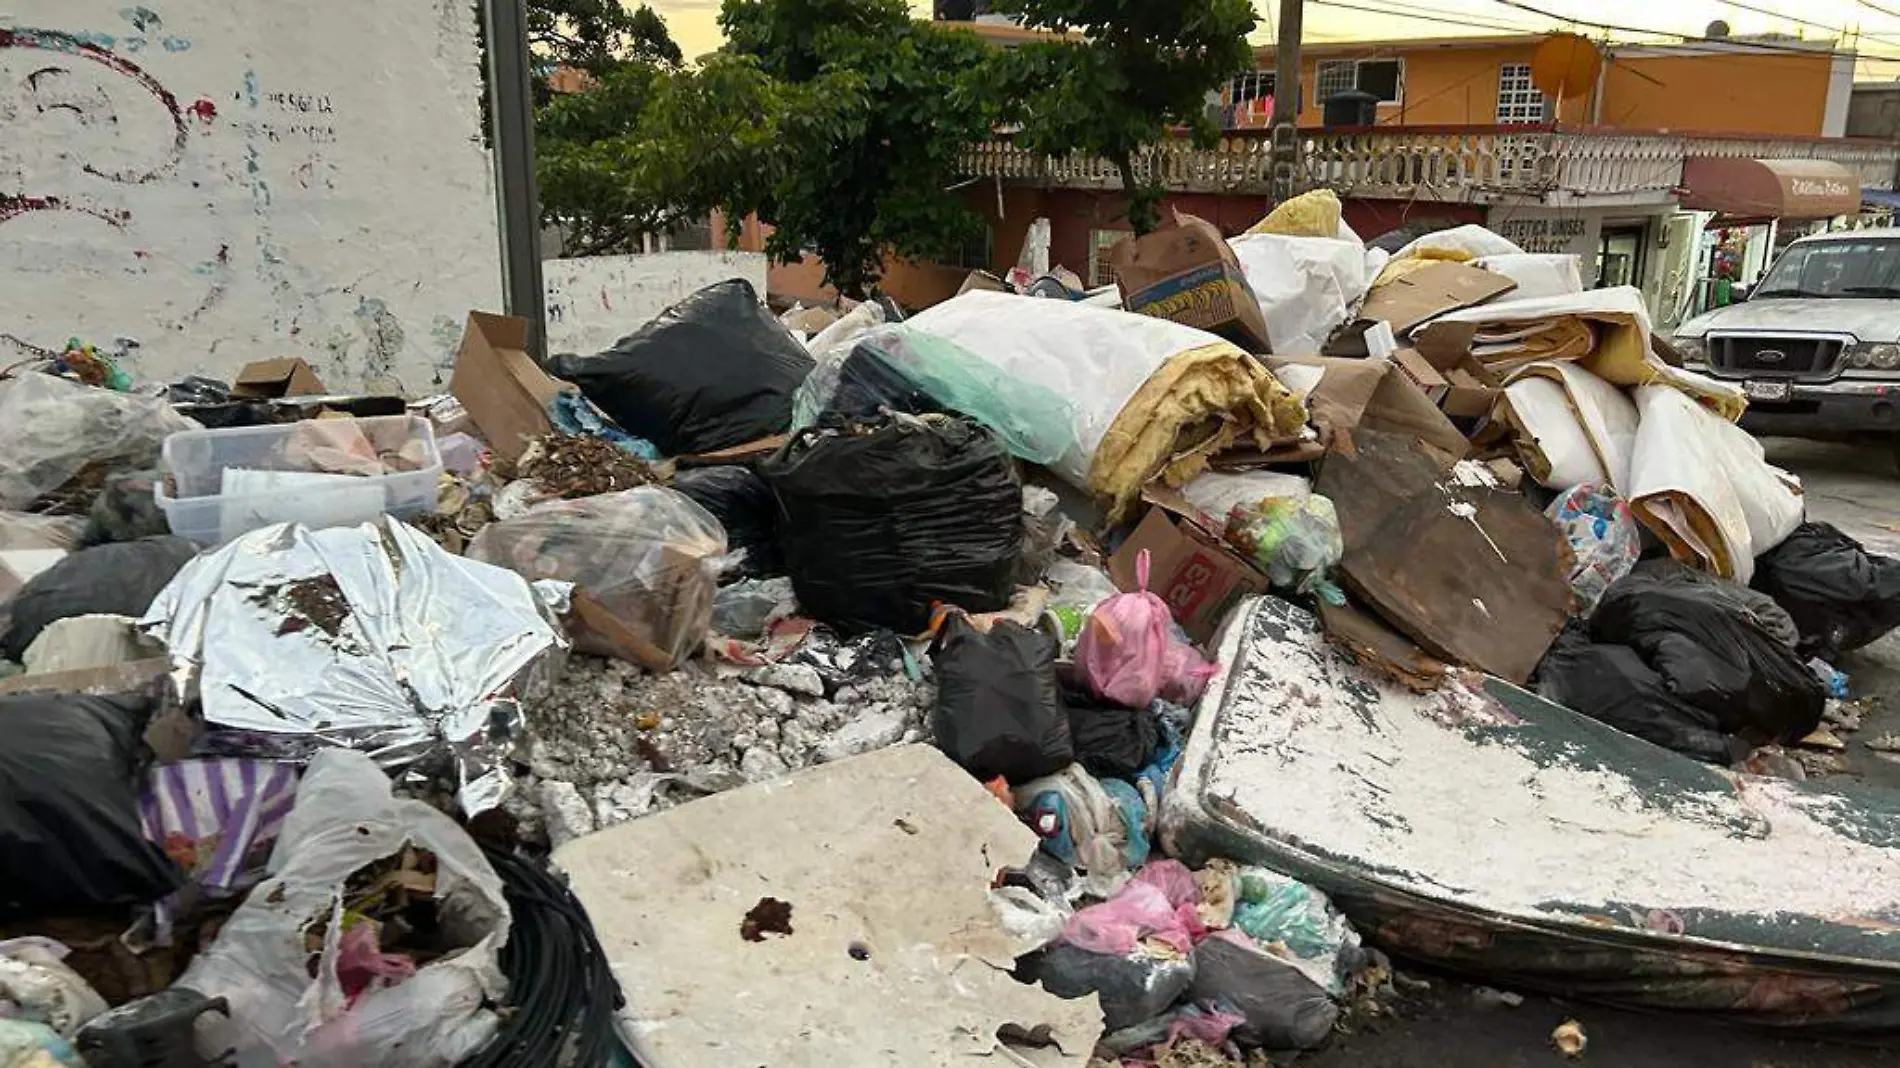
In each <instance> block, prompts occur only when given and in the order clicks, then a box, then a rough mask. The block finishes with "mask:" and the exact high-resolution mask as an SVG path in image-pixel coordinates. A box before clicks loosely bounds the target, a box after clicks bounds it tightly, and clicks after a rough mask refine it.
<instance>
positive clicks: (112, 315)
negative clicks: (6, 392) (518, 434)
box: [0, 0, 501, 392]
mask: <svg viewBox="0 0 1900 1068" xmlns="http://www.w3.org/2000/svg"><path fill="white" fill-rule="evenodd" d="M145 2H146V3H147V4H149V5H150V6H149V7H141V6H131V7H128V6H126V0H0V365H4V364H6V363H12V362H15V361H17V360H19V359H23V358H25V357H27V356H29V355H32V354H35V353H37V352H41V351H44V350H48V349H58V348H60V347H61V346H63V344H64V343H65V341H66V339H67V338H68V337H73V336H77V337H80V338H83V339H85V340H87V341H89V342H91V343H93V344H95V345H98V346H100V347H101V348H104V349H117V350H119V351H120V352H121V353H122V354H123V356H122V365H123V366H125V367H126V368H127V369H128V370H129V371H131V372H132V374H133V375H134V376H135V377H136V378H139V379H141V380H147V381H150V380H169V379H175V378H178V377H181V376H183V375H186V374H191V373H205V374H211V375H213V376H220V377H228V376H229V375H230V374H231V373H232V372H233V371H234V370H235V369H236V368H237V367H238V366H239V365H241V364H243V363H244V362H246V361H248V360H253V359H259V358H264V357H272V356H287V355H299V356H303V357H304V358H305V359H307V360H309V361H310V363H311V364H312V365H313V366H314V367H315V368H316V370H317V372H318V374H319V375H321V376H322V378H323V380H324V382H325V383H326V384H328V385H330V386H332V387H336V388H349V387H355V386H360V385H363V384H364V383H365V382H367V381H370V380H379V381H382V382H387V380H388V378H389V377H390V376H394V377H395V378H396V379H397V380H399V381H400V382H401V384H402V385H403V386H404V387H406V388H408V389H410V390H413V391H418V392H420V391H423V390H426V389H428V388H431V387H432V386H434V385H436V384H439V383H441V382H443V381H445V380H446V370H447V368H448V367H449V365H450V363H451V362H452V360H453V358H454V353H455V348H456V345H457V342H458V341H459V339H460V337H461V331H462V322H463V319H464V318H465V316H466V314H467V312H468V311H469V309H471V308H484V309H495V310H499V307H500V303H501V276H500V260H499V244H500V242H499V238H498V234H497V222H496V210H495V200H494V194H493V172H492V170H491V167H490V163H489V157H488V153H487V151H486V150H485V149H484V148H483V145H482V138H481V128H480V121H481V120H480V110H479V109H480V96H481V92H482V81H481V76H480V70H479V66H478V63H479V59H478V53H477V48H476V36H475V34H476V27H475V15H474V10H475V8H474V5H473V4H472V3H470V2H468V0H401V2H395V3H392V2H388V0H251V2H247V3H231V2H229V0H145Z"/></svg>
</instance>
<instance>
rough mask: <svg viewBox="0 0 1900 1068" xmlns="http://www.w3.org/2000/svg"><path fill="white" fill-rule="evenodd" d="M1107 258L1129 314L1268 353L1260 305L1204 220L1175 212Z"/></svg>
mask: <svg viewBox="0 0 1900 1068" xmlns="http://www.w3.org/2000/svg"><path fill="white" fill-rule="evenodd" d="M1108 256H1109V262H1110V263H1111V264H1113V265H1114V268H1115V275H1116V278H1117V279H1118V280H1119V282H1120V285H1121V291H1122V306H1123V307H1124V308H1126V309H1128V310H1129V311H1131V312H1136V313H1138V314H1141V315H1149V316H1153V317H1154V318H1156V319H1167V320H1170V321H1172V322H1177V323H1180V324H1182V325H1184V326H1192V327H1197V328H1199V329H1202V330H1206V331H1208V332H1210V333H1214V334H1219V335H1220V336H1221V337H1224V338H1226V339H1227V340H1229V341H1231V342H1233V343H1234V344H1236V345H1239V346H1240V347H1241V348H1243V349H1246V350H1247V351H1248V352H1252V353H1262V352H1266V351H1268V350H1269V348H1270V346H1269V345H1268V343H1267V317H1266V316H1265V315H1264V314H1262V313H1261V311H1260V301H1259V300H1257V299H1256V298H1255V297H1254V294H1253V289H1252V287H1250V286H1248V285H1247V275H1246V272H1245V271H1243V270H1241V267H1240V260H1239V259H1238V258H1236V257H1235V255H1234V250H1233V249H1231V248H1229V247H1228V246H1227V241H1226V239H1225V238H1223V237H1221V235H1220V231H1219V230H1217V229H1215V228H1214V225H1213V224H1212V223H1210V222H1208V221H1207V220H1205V219H1199V218H1196V217H1194V216H1192V215H1187V214H1183V213H1181V212H1175V213H1174V214H1173V215H1172V216H1170V217H1169V218H1168V219H1167V220H1166V221H1164V222H1163V223H1162V224H1161V226H1160V228H1159V229H1156V230H1155V231H1154V232H1153V233H1150V234H1148V235H1147V236H1145V237H1127V238H1123V239H1122V241H1121V242H1120V243H1118V244H1117V245H1116V246H1115V247H1114V248H1112V249H1110V250H1109V254H1108Z"/></svg>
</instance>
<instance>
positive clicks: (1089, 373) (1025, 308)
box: [909, 291, 1306, 520]
mask: <svg viewBox="0 0 1900 1068" xmlns="http://www.w3.org/2000/svg"><path fill="white" fill-rule="evenodd" d="M909 326H910V327H911V328H912V329H914V330H920V331H924V332H927V333H930V334H934V335H936V336H938V337H941V338H944V339H945V340H948V341H952V342H955V343H956V344H957V345H960V346H962V348H963V349H964V350H966V351H967V352H969V353H971V354H972V355H974V356H975V357H977V358H978V359H979V360H981V361H982V362H984V363H986V364H988V365H990V366H991V367H993V368H995V369H996V370H997V371H999V372H1001V374H1002V375H1003V377H1004V378H1006V379H1008V380H1012V381H1016V382H1020V383H1022V384H1023V385H1024V386H1026V387H1029V388H1026V389H1024V390H1023V391H1022V395H1023V396H1025V397H1032V396H1033V397H1047V396H1049V395H1051V394H1053V395H1055V396H1058V397H1064V398H1067V399H1068V402H1069V406H1068V412H1067V416H1068V425H1067V426H1066V427H1064V428H1061V430H1060V431H1059V435H1058V436H1059V437H1061V439H1062V441H1061V445H1062V449H1061V455H1060V456H1059V457H1058V458H1057V459H1056V460H1055V461H1054V462H1053V463H1051V464H1050V465H1049V466H1050V468H1051V470H1053V471H1055V472H1056V474H1058V475H1060V476H1061V477H1062V478H1063V479H1064V480H1065V481H1067V482H1069V483H1071V484H1072V485H1075V486H1078V487H1080V488H1082V489H1085V490H1088V491H1090V492H1092V493H1094V494H1096V495H1097V496H1098V497H1100V498H1101V499H1102V500H1103V501H1104V502H1105V503H1106V505H1107V506H1108V511H1109V512H1110V516H1109V518H1110V519H1111V520H1113V519H1115V518H1118V517H1120V516H1121V515H1123V514H1125V513H1126V512H1127V511H1128V510H1129V508H1130V507H1132V506H1133V504H1134V503H1135V500H1136V498H1137V497H1138V496H1139V494H1140V492H1141V487H1142V486H1143V485H1145V484H1146V483H1148V482H1149V481H1150V480H1152V479H1154V478H1156V477H1160V478H1162V479H1163V480H1164V481H1165V482H1167V484H1169V485H1172V486H1179V485H1182V484H1184V483H1185V482H1187V481H1188V480H1189V479H1191V478H1193V477H1194V476H1195V475H1197V474H1199V473H1201V472H1202V471H1204V470H1206V468H1207V461H1208V458H1209V457H1210V456H1213V455H1214V454H1216V453H1218V452H1221V451H1223V450H1225V449H1227V448H1230V447H1232V446H1235V445H1238V444H1250V445H1255V446H1258V447H1261V448H1265V447H1268V446H1270V445H1271V444H1273V443H1275V442H1281V441H1288V440H1291V439H1293V438H1296V437H1298V436H1299V434H1300V433H1301V431H1302V430H1303V429H1304V427H1305V425H1306V410H1305V408H1304V406H1303V405H1302V404H1301V403H1300V400H1299V398H1298V397H1296V396H1295V395H1294V394H1293V393H1292V391H1290V390H1288V389H1287V388H1286V387H1285V386H1283V385H1281V384H1280V382H1279V381H1278V380H1276V379H1275V378H1274V377H1273V375H1271V374H1270V373H1268V371H1267V370H1266V368H1265V367H1263V366H1261V365H1260V363H1259V362H1258V361H1256V360H1254V358H1253V357H1251V356H1249V355H1247V354H1246V353H1245V352H1242V351H1241V350H1240V349H1239V348H1238V347H1236V346H1235V345H1233V344H1232V343H1231V342H1228V341H1224V340H1222V339H1220V338H1218V337H1216V336H1214V335H1213V334H1209V333H1206V332H1203V331H1200V330H1196V329H1194V328H1192V327H1187V326H1182V325H1180V324H1179V323H1173V322H1169V321H1167V320H1165V319H1154V318H1150V317H1148V316H1145V315H1133V314H1130V313H1127V312H1121V311H1113V310H1110V309H1107V308H1095V307H1090V306H1088V305H1083V304H1072V303H1069V302H1067V301H1055V300H1041V299H1037V298H1033V297H1019V296H1015V295H1012V294H1006V293H989V292H980V291H978V292H970V293H965V294H963V295H962V296H960V297H957V298H955V299H954V300H950V301H946V302H944V303H942V304H939V305H937V306H936V307H934V308H931V309H929V310H928V311H925V312H922V313H920V314H919V315H917V316H916V317H915V318H913V319H911V320H909ZM996 399H997V401H998V402H999V404H1001V405H1003V406H1005V407H1006V406H1007V405H1008V404H1009V403H1010V400H1011V398H1010V397H1008V396H1002V397H998V398H996Z"/></svg>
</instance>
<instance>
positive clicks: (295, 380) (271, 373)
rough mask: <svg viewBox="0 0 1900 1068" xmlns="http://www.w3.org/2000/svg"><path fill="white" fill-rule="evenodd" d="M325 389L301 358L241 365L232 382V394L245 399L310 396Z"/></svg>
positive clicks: (294, 357)
mask: <svg viewBox="0 0 1900 1068" xmlns="http://www.w3.org/2000/svg"><path fill="white" fill-rule="evenodd" d="M323 392H325V390H324V388H323V382H322V380H321V379H319V378H317V373H316V372H315V371H312V370H311V369H310V365H309V364H307V363H305V362H303V360H302V358H300V357H297V356H291V357H288V358H286V359H282V360H258V361H256V362H255V363H247V364H245V365H244V366H243V367H242V368H239V370H238V373H237V380H236V381H235V382H232V383H231V396H233V397H242V398H245V399H246V400H275V399H277V398H278V397H309V396H315V395H318V394H321V393H323Z"/></svg>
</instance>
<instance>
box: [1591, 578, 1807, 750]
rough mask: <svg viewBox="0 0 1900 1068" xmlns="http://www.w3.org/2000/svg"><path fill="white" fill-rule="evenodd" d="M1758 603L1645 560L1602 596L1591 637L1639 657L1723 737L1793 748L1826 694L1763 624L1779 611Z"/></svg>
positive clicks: (1726, 586) (1752, 596)
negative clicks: (1711, 720)
mask: <svg viewBox="0 0 1900 1068" xmlns="http://www.w3.org/2000/svg"><path fill="white" fill-rule="evenodd" d="M1758 601H1765V598H1761V595H1760V594H1756V593H1753V592H1752V591H1750V590H1747V589H1745V588H1743V587H1741V586H1738V585H1736V584H1735V583H1733V582H1729V581H1728V580H1726V579H1720V578H1716V577H1714V576H1712V575H1706V574H1703V573H1702V572H1699V571H1695V570H1692V569H1690V568H1688V567H1686V566H1684V565H1682V564H1680V563H1677V562H1676V561H1674V560H1649V561H1644V562H1642V563H1640V564H1638V565H1637V566H1636V569H1635V570H1634V571H1632V572H1630V573H1629V574H1628V575H1626V576H1624V577H1623V578H1621V579H1619V580H1617V582H1616V583H1615V584H1614V585H1612V586H1611V587H1610V588H1609V590H1608V591H1607V592H1605V593H1604V595H1603V600H1602V601H1601V602H1599V603H1598V605H1597V610H1596V614H1595V615H1593V616H1591V618H1590V637H1591V639H1592V640H1593V641H1596V642H1599V643H1604V644H1610V645H1626V646H1628V647H1630V648H1631V649H1633V650H1635V651H1636V654H1637V655H1638V656H1640V657H1641V658H1642V660H1643V662H1644V663H1645V664H1647V665H1649V667H1650V668H1651V669H1652V670H1654V671H1655V672H1656V674H1657V675H1658V676H1660V677H1661V679H1662V684H1663V686H1664V687H1665V688H1666V689H1667V690H1668V692H1669V693H1671V694H1673V695H1674V696H1675V697H1676V699H1677V700H1679V701H1682V702H1684V703H1685V704H1688V705H1690V706H1693V707H1695V708H1698V709H1700V710H1702V711H1703V712H1706V713H1708V714H1710V715H1712V716H1714V717H1715V722H1716V725H1717V726H1718V727H1719V728H1720V729H1721V730H1722V732H1723V733H1724V734H1733V735H1738V736H1740V737H1742V738H1744V739H1745V740H1747V741H1750V742H1753V743H1756V744H1766V743H1769V742H1791V741H1794V740H1796V739H1799V738H1802V737H1804V736H1806V735H1807V734H1809V733H1812V732H1813V730H1814V729H1815V727H1817V726H1818V725H1819V724H1820V722H1821V711H1822V709H1823V708H1824V707H1825V705H1826V704H1827V690H1826V688H1825V687H1824V686H1823V685H1822V684H1821V681H1820V680H1819V679H1817V678H1815V677H1814V673H1813V672H1812V671H1809V670H1808V666H1807V663H1806V662H1805V661H1803V660H1802V659H1801V657H1800V655H1799V654H1797V653H1796V652H1795V651H1794V649H1793V648H1792V647H1791V646H1789V645H1787V644H1784V643H1783V642H1782V641H1781V640H1780V639H1779V638H1777V637H1776V635H1775V633H1773V631H1772V630H1771V629H1770V627H1769V626H1768V625H1765V624H1764V622H1763V619H1764V618H1766V617H1772V616H1774V615H1775V614H1777V613H1779V612H1780V610H1779V609H1777V608H1775V607H1774V606H1773V605H1772V604H1765V603H1757V602H1758ZM1783 620H1785V615H1784V616H1783ZM1781 625H1782V624H1781V623H1780V622H1778V623H1777V625H1776V626H1777V628H1779V626H1781Z"/></svg>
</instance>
